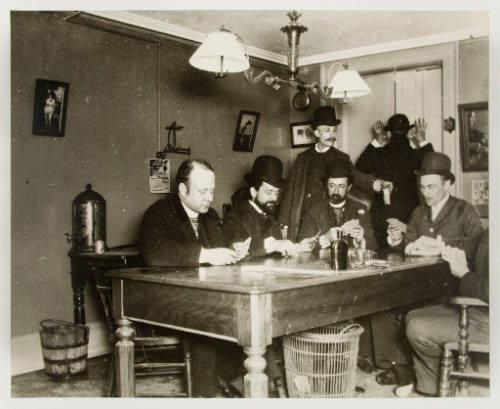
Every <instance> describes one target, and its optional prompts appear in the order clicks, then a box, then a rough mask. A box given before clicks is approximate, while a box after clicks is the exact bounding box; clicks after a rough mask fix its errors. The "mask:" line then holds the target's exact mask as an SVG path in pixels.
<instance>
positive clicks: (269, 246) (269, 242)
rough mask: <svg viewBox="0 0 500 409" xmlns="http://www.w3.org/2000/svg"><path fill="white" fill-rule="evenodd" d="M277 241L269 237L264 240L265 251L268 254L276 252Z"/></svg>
mask: <svg viewBox="0 0 500 409" xmlns="http://www.w3.org/2000/svg"><path fill="white" fill-rule="evenodd" d="M275 241H276V239H275V238H274V237H273V236H269V237H267V238H265V239H264V251H265V252H266V254H269V253H272V252H273V251H274V242H275Z"/></svg>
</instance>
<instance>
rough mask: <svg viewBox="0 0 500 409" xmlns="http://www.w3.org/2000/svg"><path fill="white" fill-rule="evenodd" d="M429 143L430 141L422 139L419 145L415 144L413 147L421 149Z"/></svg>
mask: <svg viewBox="0 0 500 409" xmlns="http://www.w3.org/2000/svg"><path fill="white" fill-rule="evenodd" d="M429 143H430V142H429V141H422V142H420V143H419V144H418V145H415V146H413V145H412V148H413V149H420V148H423V147H424V146H425V145H427V144H429Z"/></svg>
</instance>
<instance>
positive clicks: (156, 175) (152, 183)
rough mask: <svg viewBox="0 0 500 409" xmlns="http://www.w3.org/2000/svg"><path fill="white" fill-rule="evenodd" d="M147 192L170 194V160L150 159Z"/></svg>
mask: <svg viewBox="0 0 500 409" xmlns="http://www.w3.org/2000/svg"><path fill="white" fill-rule="evenodd" d="M148 162H149V192H150V193H170V159H159V158H150V159H148Z"/></svg>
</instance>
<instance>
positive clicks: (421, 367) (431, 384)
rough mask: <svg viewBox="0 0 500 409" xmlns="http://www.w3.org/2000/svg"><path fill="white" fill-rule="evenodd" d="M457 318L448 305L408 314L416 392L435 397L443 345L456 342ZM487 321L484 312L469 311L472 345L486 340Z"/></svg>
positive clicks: (417, 310)
mask: <svg viewBox="0 0 500 409" xmlns="http://www.w3.org/2000/svg"><path fill="white" fill-rule="evenodd" d="M458 317H459V314H458V310H457V309H456V308H455V307H453V306H450V305H432V306H428V307H423V308H418V309H416V310H412V311H410V312H409V313H408V314H407V316H406V336H407V338H408V342H409V343H410V345H411V347H412V358H413V364H414V368H415V376H416V379H417V390H418V391H420V392H423V393H427V394H430V395H436V394H437V392H438V374H439V364H440V359H441V352H442V345H443V344H444V343H445V342H452V341H457V340H458ZM488 321H489V320H488V313H487V312H482V311H481V310H477V309H474V308H472V309H471V311H470V314H469V340H470V341H471V342H485V340H487V339H488Z"/></svg>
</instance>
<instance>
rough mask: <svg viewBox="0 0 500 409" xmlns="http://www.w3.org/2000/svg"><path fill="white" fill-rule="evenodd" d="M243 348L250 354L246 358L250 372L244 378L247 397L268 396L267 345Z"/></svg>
mask: <svg viewBox="0 0 500 409" xmlns="http://www.w3.org/2000/svg"><path fill="white" fill-rule="evenodd" d="M243 350H244V351H245V354H247V356H248V358H247V359H246V360H245V368H246V369H247V371H248V373H247V374H246V375H245V377H244V378H243V379H244V387H245V398H267V397H268V387H269V385H268V380H267V375H266V374H265V373H264V369H265V368H266V359H265V358H264V354H265V353H266V347H265V346H263V347H245V348H243Z"/></svg>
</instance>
